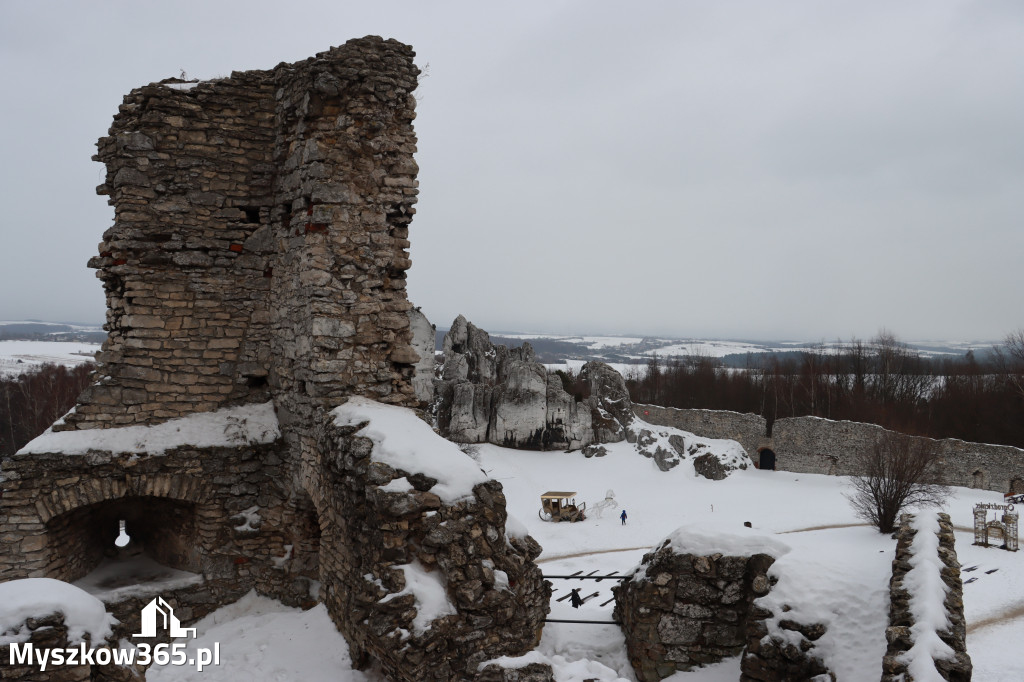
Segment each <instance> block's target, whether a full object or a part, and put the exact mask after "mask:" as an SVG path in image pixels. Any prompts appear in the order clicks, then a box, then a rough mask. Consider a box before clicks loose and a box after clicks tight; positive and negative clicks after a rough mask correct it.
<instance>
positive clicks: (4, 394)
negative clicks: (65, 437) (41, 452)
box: [0, 363, 96, 457]
mask: <svg viewBox="0 0 1024 682" xmlns="http://www.w3.org/2000/svg"><path fill="white" fill-rule="evenodd" d="M94 369H96V366H95V365H93V364H91V363H84V364H81V365H78V366H77V367H64V366H62V365H53V364H46V365H42V366H40V367H39V369H36V370H33V371H30V372H26V373H24V374H20V375H18V376H14V377H3V378H0V457H5V456H8V455H12V454H14V453H15V452H17V451H18V450H19V449H21V447H22V446H24V445H25V444H26V443H28V442H29V441H30V440H32V439H33V438H35V437H36V436H38V435H39V434H40V433H42V432H43V431H45V430H46V429H47V428H49V426H50V425H51V424H53V422H55V421H56V420H58V419H59V418H61V417H62V416H64V414H66V413H67V411H68V410H70V409H71V408H72V407H74V405H75V401H76V400H77V398H78V394H79V393H81V392H82V391H83V390H85V387H86V386H88V385H89V377H90V374H91V373H92V371H93V370H94Z"/></svg>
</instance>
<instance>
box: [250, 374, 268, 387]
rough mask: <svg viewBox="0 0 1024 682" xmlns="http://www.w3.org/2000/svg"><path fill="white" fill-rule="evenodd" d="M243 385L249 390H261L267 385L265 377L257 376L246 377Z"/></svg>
mask: <svg viewBox="0 0 1024 682" xmlns="http://www.w3.org/2000/svg"><path fill="white" fill-rule="evenodd" d="M245 385H246V386H248V387H249V388H263V387H264V386H266V385H267V378H266V377H258V376H247V377H245Z"/></svg>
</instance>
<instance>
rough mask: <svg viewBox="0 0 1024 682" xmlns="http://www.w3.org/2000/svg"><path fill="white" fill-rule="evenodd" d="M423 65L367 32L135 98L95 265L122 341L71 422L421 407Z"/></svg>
mask: <svg viewBox="0 0 1024 682" xmlns="http://www.w3.org/2000/svg"><path fill="white" fill-rule="evenodd" d="M413 56H414V53H413V51H412V50H411V49H410V48H409V47H408V46H406V45H402V44H401V43H398V42H396V41H393V40H388V41H384V40H381V39H379V38H375V37H369V38H363V39H360V40H352V41H349V42H348V43H346V44H345V45H343V46H341V47H337V48H332V49H331V50H329V51H327V52H323V53H320V54H318V55H317V56H316V57H313V58H311V59H309V60H306V61H304V62H299V63H296V64H281V65H279V66H278V67H276V68H275V69H273V70H270V71H246V72H242V73H237V72H236V73H233V74H232V75H231V76H230V77H228V78H223V79H218V80H214V81H208V82H203V83H181V82H170V81H165V82H162V83H154V84H151V85H147V86H144V87H142V88H138V89H136V90H133V91H132V92H131V93H129V94H128V95H127V96H126V97H125V99H124V103H123V104H122V105H121V107H120V110H119V112H118V114H117V115H116V116H115V118H114V123H113V125H112V126H111V129H110V133H109V135H108V136H107V137H104V138H102V139H101V140H100V141H99V143H98V148H99V153H98V154H97V156H96V157H95V158H96V159H97V160H99V161H102V162H103V163H105V164H106V166H107V177H106V182H105V183H104V184H103V185H101V186H100V187H99V188H98V192H99V193H100V194H105V195H108V196H109V203H111V204H112V205H113V206H114V225H113V226H112V227H111V228H110V229H108V230H107V231H106V232H105V233H104V236H103V242H102V243H101V244H100V246H99V251H100V254H99V256H97V257H95V258H93V259H92V260H90V262H89V265H90V267H94V268H97V270H98V272H97V276H98V277H99V278H100V279H101V280H102V281H103V286H104V290H105V292H106V296H107V306H108V312H107V323H106V329H107V331H108V338H107V341H106V342H105V344H104V347H103V350H102V352H101V353H100V354H99V357H98V360H99V363H100V365H99V369H98V373H97V377H98V379H97V381H96V382H95V383H94V384H93V385H92V386H91V387H90V388H89V389H88V390H87V391H86V393H85V394H83V396H82V398H81V399H80V401H79V405H78V407H77V408H76V410H75V412H74V414H72V415H69V416H68V418H67V419H66V420H65V423H64V424H62V425H61V426H59V427H58V428H62V429H79V428H107V427H110V426H120V425H126V424H148V423H155V422H160V421H164V420H166V419H170V418H174V417H180V416H184V415H186V414H191V413H194V412H205V411H211V410H214V409H217V408H218V407H220V406H222V405H225V404H237V403H244V402H258V401H262V400H264V399H266V396H267V395H268V392H270V391H272V392H273V393H274V395H275V396H277V397H278V398H279V402H281V403H283V406H284V407H285V408H286V409H287V410H288V411H289V412H294V413H296V414H297V415H298V417H297V418H302V419H306V420H307V421H308V420H309V419H310V418H311V415H312V412H313V410H315V408H316V407H317V406H323V405H326V404H327V403H329V402H331V401H333V402H335V403H337V402H338V401H339V400H340V399H341V398H342V397H343V396H345V395H349V394H352V393H360V394H365V395H370V396H373V397H374V398H375V399H378V400H382V401H384V402H392V403H404V404H413V403H414V402H415V400H416V398H415V396H414V394H413V389H412V387H411V384H410V381H411V378H412V376H413V373H414V371H413V368H412V365H413V363H415V362H416V361H417V360H418V359H419V356H418V355H417V354H416V353H415V352H414V351H413V350H412V348H411V347H410V342H411V331H410V324H409V318H408V316H407V311H408V310H410V309H411V307H412V306H411V304H410V303H409V302H408V300H407V298H406V294H405V271H406V270H407V269H408V268H409V266H410V264H411V262H410V260H409V253H408V250H407V249H408V247H409V241H408V225H409V223H410V221H411V219H412V215H413V213H414V211H415V209H414V208H413V204H415V202H416V195H417V193H418V189H417V181H416V173H417V170H418V169H417V166H416V163H415V161H414V160H413V152H415V150H416V136H415V133H414V131H413V128H412V120H413V118H414V117H415V99H414V98H413V97H412V94H411V93H412V91H413V89H415V87H416V76H417V74H418V73H419V70H418V69H417V68H416V66H415V65H414V64H413V61H412V59H413Z"/></svg>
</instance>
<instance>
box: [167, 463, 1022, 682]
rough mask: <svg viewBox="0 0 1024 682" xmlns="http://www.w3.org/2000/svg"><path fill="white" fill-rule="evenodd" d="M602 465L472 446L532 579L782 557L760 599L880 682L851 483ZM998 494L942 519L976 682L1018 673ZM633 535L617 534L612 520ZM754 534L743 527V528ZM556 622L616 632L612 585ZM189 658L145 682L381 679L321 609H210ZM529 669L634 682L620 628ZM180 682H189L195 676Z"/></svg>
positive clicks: (879, 617)
mask: <svg viewBox="0 0 1024 682" xmlns="http://www.w3.org/2000/svg"><path fill="white" fill-rule="evenodd" d="M609 450H610V453H609V454H608V455H607V456H606V457H600V458H596V457H595V458H592V459H587V458H585V457H584V456H583V455H582V454H580V453H562V452H525V451H514V450H507V449H503V448H499V447H496V446H492V445H483V446H481V447H480V449H479V454H478V460H479V463H480V465H481V467H482V468H483V469H484V470H485V471H486V473H487V474H488V475H490V476H492V477H494V478H497V479H498V480H500V481H501V482H502V483H503V484H504V487H505V494H506V497H507V500H508V506H509V510H510V512H511V514H512V515H513V516H515V517H516V518H517V519H518V520H519V521H520V522H522V523H523V524H525V525H526V526H527V528H529V530H530V532H531V534H532V535H533V536H534V537H535V538H536V539H537V540H538V541H539V542H540V543H541V544H542V545H543V547H544V553H543V554H542V556H541V558H540V562H541V566H542V568H543V570H544V573H545V574H547V575H568V574H572V573H575V572H576V571H583V572H584V573H590V572H592V571H599V572H600V573H601V574H608V573H612V572H618V573H619V574H628V573H629V572H630V571H632V570H633V568H634V567H635V566H636V565H637V563H638V562H639V561H640V558H641V556H642V555H643V553H644V552H645V551H646V550H647V549H649V548H650V547H651V546H653V545H655V544H656V543H658V542H659V541H660V540H661V539H663V538H664V537H666V536H667V535H669V534H670V533H672V532H673V531H675V530H676V529H677V528H679V527H684V528H690V529H692V530H690V531H687V530H683V531H682V532H683V533H684V534H686V533H688V532H692V533H699V534H701V535H708V534H716V533H722V534H729V535H734V536H737V535H738V536H749V537H751V538H753V537H756V536H767V537H768V538H770V539H771V540H773V541H776V542H781V543H783V544H784V545H786V546H788V547H789V548H790V551H789V552H787V553H785V554H784V555H783V556H782V557H781V558H780V559H779V560H778V561H777V562H776V564H775V566H774V567H773V569H772V570H773V572H774V573H775V574H776V575H777V576H778V577H779V582H778V584H777V585H776V586H775V587H774V588H773V590H772V592H771V593H770V594H769V595H768V596H767V597H765V599H767V600H770V601H771V602H773V603H786V604H789V605H790V606H791V607H792V608H793V614H792V615H796V616H798V617H805V618H806V619H807V620H816V621H820V622H825V623H827V624H828V626H829V630H828V633H827V634H826V635H825V636H824V637H823V638H822V639H821V640H819V642H818V649H819V651H821V652H823V653H824V654H825V655H826V657H827V663H828V664H829V665H830V666H831V667H832V669H833V670H834V671H835V672H836V674H837V675H838V677H839V679H840V680H844V681H860V680H864V681H867V680H872V681H873V680H877V679H878V678H879V676H880V674H881V660H882V655H883V652H884V650H885V636H884V630H885V625H886V619H887V609H888V597H887V590H888V582H889V576H890V562H891V561H892V557H893V550H894V547H895V541H894V540H892V539H891V538H890V537H889V536H885V535H880V534H879V533H877V532H876V531H874V530H873V529H871V528H869V527H866V526H864V525H862V524H861V523H860V521H859V520H858V519H856V518H855V517H854V516H853V514H852V513H851V511H850V507H849V505H848V503H847V501H846V499H845V498H844V497H843V493H844V490H845V486H846V479H843V478H837V477H828V476H818V475H809V474H792V473H786V472H769V471H757V470H753V469H751V470H747V471H740V472H736V473H734V474H733V475H732V476H730V477H729V478H728V479H727V480H724V481H710V480H706V479H703V478H698V477H695V476H694V474H693V469H692V466H691V465H690V464H689V462H687V461H684V462H683V463H682V464H681V465H679V466H678V467H676V468H675V469H673V470H671V471H669V472H665V473H663V472H661V471H659V470H658V469H657V467H656V466H655V464H654V463H653V462H652V461H651V460H649V459H646V458H644V457H642V456H640V455H638V454H637V453H636V452H635V451H634V450H633V449H632V447H631V446H629V445H628V444H626V443H620V444H615V445H612V446H610V447H609ZM609 489H611V490H613V491H614V493H615V499H616V500H617V503H618V506H617V507H616V508H613V509H608V510H606V511H604V512H603V514H602V515H601V517H598V516H597V515H596V514H592V515H591V516H590V518H588V519H587V520H586V521H584V522H582V523H576V524H555V523H545V522H543V521H541V520H540V519H539V518H538V514H537V512H538V508H539V496H540V494H541V493H542V492H545V491H547V490H575V491H578V493H579V495H578V500H580V501H586V502H587V505H588V507H593V506H594V504H595V503H597V502H599V501H602V500H603V499H604V498H605V495H606V493H607V491H608V490H609ZM1001 501H1002V496H1001V495H1000V494H998V493H994V492H987V491H976V490H968V489H963V488H959V489H955V491H954V495H953V497H952V498H951V499H950V501H949V504H948V507H947V511H948V512H949V513H950V514H951V515H952V517H953V521H954V523H955V524H956V525H957V526H958V528H961V529H963V530H961V531H960V532H958V533H957V551H958V553H959V558H960V562H961V564H962V565H963V566H964V568H965V569H968V568H971V567H977V568H975V569H974V570H971V571H965V572H964V574H963V576H964V579H965V580H967V579H969V578H977V579H976V580H974V581H972V582H970V583H968V584H966V585H965V589H964V604H965V609H966V615H967V620H968V624H969V628H970V630H969V634H968V640H967V644H968V651H969V653H970V654H971V657H972V659H973V662H974V670H975V672H974V679H975V680H979V681H980V682H1011V681H1013V682H1019V681H1020V680H1022V679H1024V660H1022V659H1021V658H1020V657H1019V656H1018V652H1017V647H1019V646H1020V642H1021V641H1022V640H1024V577H1022V571H1021V564H1022V562H1024V554H1022V553H1010V552H1006V551H1003V550H1000V549H994V548H993V549H988V548H981V547H974V546H973V545H972V544H971V543H972V541H973V535H972V533H971V532H970V528H971V525H972V508H973V505H974V503H975V502H1001ZM623 507H624V508H625V509H626V510H627V511H628V524H627V525H622V524H621V523H620V522H619V518H618V514H619V512H620V510H621V509H622V508H623ZM745 521H749V522H751V524H752V526H753V527H752V528H745V527H744V525H743V523H744V522H745ZM553 584H554V588H555V593H554V595H553V598H552V612H551V616H550V617H551V618H556V619H557V618H562V619H588V620H589V619H593V620H611V611H612V606H613V605H612V603H608V600H609V599H610V598H611V591H610V587H611V581H602V582H600V583H595V582H592V581H586V582H585V583H580V582H576V583H574V584H572V585H571V586H581V587H582V588H583V591H582V594H583V596H588V595H589V594H590V593H592V592H595V591H596V592H598V595H597V596H596V597H594V598H592V599H590V600H588V601H587V603H586V604H584V605H583V607H582V608H581V609H580V610H579V611H576V610H573V609H572V608H570V607H569V606H568V603H567V600H564V601H561V602H559V601H557V600H558V599H559V597H562V596H564V595H566V594H567V593H568V590H569V588H570V583H569V582H568V581H564V580H554V581H553ZM199 631H200V639H197V640H195V641H194V642H192V643H191V644H190V646H192V647H206V646H210V645H211V644H212V642H215V641H216V642H219V643H220V648H221V652H222V664H221V666H220V667H218V668H208V669H207V670H205V671H204V672H203V673H201V677H200V675H198V674H196V673H195V672H194V671H193V672H191V673H189V672H188V671H187V670H186V669H185V668H172V667H168V668H164V669H162V670H160V671H159V672H154V673H151V677H150V679H153V680H159V681H160V682H167V681H180V680H191V679H196V680H199V679H202V680H207V681H213V680H221V679H223V680H229V679H241V677H243V676H244V675H245V673H248V674H249V675H250V676H253V677H254V679H262V680H324V681H326V680H341V681H349V680H351V681H358V682H362V681H365V680H370V681H376V680H380V679H381V678H380V676H379V674H377V673H375V672H374V671H372V670H371V671H367V672H356V671H350V670H349V669H348V661H349V659H348V652H347V648H346V646H345V643H344V641H343V640H342V638H341V637H340V636H339V635H337V633H335V632H334V631H333V628H332V626H331V624H330V621H329V619H328V618H327V615H326V613H325V612H324V611H323V607H317V608H316V609H313V610H311V611H308V612H305V613H303V612H301V611H297V610H293V609H288V608H285V607H282V606H280V605H277V604H274V603H273V602H267V600H263V599H258V598H248V599H246V600H243V602H241V603H239V604H237V605H234V606H231V607H228V608H226V609H221V610H220V611H218V612H217V613H215V614H213V615H211V616H210V617H209V618H207V619H206V620H204V621H202V622H201V623H200V624H199ZM531 657H532V658H534V659H536V660H545V661H548V662H551V663H553V664H554V667H555V670H556V675H557V679H559V680H561V681H563V682H566V681H570V680H572V681H582V680H584V679H588V678H593V679H598V680H622V679H624V680H633V679H634V677H633V673H632V669H631V668H630V666H629V663H628V661H627V659H626V654H625V645H624V642H623V638H622V635H621V634H620V632H619V629H618V627H617V626H615V625H582V624H565V623H548V624H547V625H546V626H545V628H544V636H543V639H542V641H541V644H540V646H539V648H538V650H537V651H536V652H534V653H533V654H532V655H531ZM190 675H191V676H190ZM738 678H739V660H738V659H732V660H728V661H725V662H723V663H721V664H719V665H715V666H711V667H708V668H703V669H700V670H695V671H692V672H689V673H678V674H676V675H675V676H674V677H673V678H671V679H673V680H676V681H679V680H686V681H688V682H724V681H725V680H730V681H734V680H737V679H738Z"/></svg>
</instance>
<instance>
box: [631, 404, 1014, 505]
mask: <svg viewBox="0 0 1024 682" xmlns="http://www.w3.org/2000/svg"><path fill="white" fill-rule="evenodd" d="M633 408H634V412H635V413H636V415H637V416H638V417H640V418H641V419H643V420H644V421H648V422H650V423H652V424H661V425H663V426H673V427H675V428H678V429H683V430H684V431H689V432H691V433H694V434H697V435H699V436H704V437H705V438H729V439H731V440H735V441H737V442H739V443H740V445H742V446H743V449H744V450H746V451H747V454H748V455H750V456H751V458H753V459H754V461H755V462H756V461H757V452H758V450H760V449H761V448H770V449H771V450H772V451H773V452H774V453H775V455H776V461H775V468H776V469H778V470H780V471H793V472H797V473H808V474H829V475H838V476H849V475H853V474H856V473H857V472H856V471H855V470H854V469H853V467H852V466H851V465H850V462H851V461H852V458H851V453H855V452H864V451H868V450H870V449H871V448H873V447H874V444H875V442H876V441H877V440H878V439H879V438H880V437H882V436H883V435H885V434H888V433H892V432H891V431H887V430H886V429H883V428H882V427H880V426H876V425H874V424H864V423H860V422H850V421H832V420H830V419H821V418H818V417H793V418H786V419H778V420H776V421H775V424H774V425H773V427H772V435H771V436H768V435H766V433H767V432H766V428H767V426H766V422H765V420H764V419H763V418H762V417H760V416H758V415H755V414H741V413H739V412H726V411H719V410H681V409H676V408H670V407H659V406H657V405H634V406H633ZM922 440H926V441H928V442H929V443H930V444H931V446H932V447H933V448H934V449H935V450H936V452H937V453H938V454H939V457H940V460H941V462H940V463H941V467H942V471H943V474H942V478H941V479H940V480H939V481H936V482H938V483H944V484H946V485H955V486H963V487H966V488H979V489H984V490H996V491H999V492H1003V493H1005V492H1010V491H1012V490H1015V489H1021V490H1024V450H1022V449H1020V448H1015V447H1012V446H1009V445H988V444H985V443H970V442H967V441H962V440H957V439H955V438H944V439H941V440H934V439H931V438H926V439H922Z"/></svg>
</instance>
